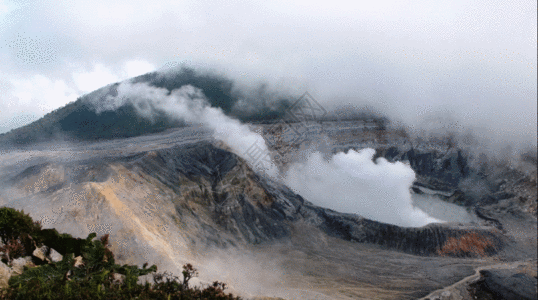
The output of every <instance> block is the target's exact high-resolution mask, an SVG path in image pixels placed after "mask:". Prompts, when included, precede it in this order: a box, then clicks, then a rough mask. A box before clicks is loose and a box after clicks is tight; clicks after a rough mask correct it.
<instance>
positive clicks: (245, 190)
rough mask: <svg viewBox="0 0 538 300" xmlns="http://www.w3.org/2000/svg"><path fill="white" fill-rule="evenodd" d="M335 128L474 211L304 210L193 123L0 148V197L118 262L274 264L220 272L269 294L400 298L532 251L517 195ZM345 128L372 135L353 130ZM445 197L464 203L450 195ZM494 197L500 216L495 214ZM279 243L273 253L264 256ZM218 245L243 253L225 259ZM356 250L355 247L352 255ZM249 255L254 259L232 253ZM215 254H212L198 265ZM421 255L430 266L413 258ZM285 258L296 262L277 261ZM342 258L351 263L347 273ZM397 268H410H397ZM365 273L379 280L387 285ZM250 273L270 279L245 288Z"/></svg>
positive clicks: (175, 267) (447, 157)
mask: <svg viewBox="0 0 538 300" xmlns="http://www.w3.org/2000/svg"><path fill="white" fill-rule="evenodd" d="M261 127H263V126H261ZM332 130H338V128H337V127H336V128H332ZM361 130H362V132H363V134H362V135H361V134H360V132H361ZM340 133H341V134H340V135H337V136H339V138H340V140H336V139H333V144H332V145H333V146H332V147H333V148H332V150H331V151H338V150H339V149H343V148H348V149H349V148H352V147H357V148H358V147H363V146H364V145H365V144H366V143H370V144H371V145H372V144H374V145H377V147H376V148H378V149H379V151H378V154H379V155H383V156H385V157H387V158H389V159H396V160H404V159H405V160H408V161H410V164H411V166H412V167H413V169H414V170H415V172H416V173H417V174H418V175H419V177H418V178H419V180H418V181H417V182H416V185H415V187H414V189H415V190H416V192H428V191H434V192H435V193H437V195H439V196H440V197H444V199H445V200H447V201H452V202H456V203H460V204H463V205H468V206H469V207H475V209H476V212H478V213H477V215H479V217H481V219H480V218H479V219H480V221H479V222H477V223H474V224H473V223H468V224H450V223H449V224H430V225H428V226H425V227H421V228H403V227H398V226H394V225H389V224H383V223H379V222H375V221H371V220H368V219H364V218H362V217H360V216H357V215H353V214H342V213H337V212H334V211H331V210H329V209H325V208H321V207H316V206H315V205H313V204H312V203H309V202H308V201H306V200H304V199H303V198H302V197H300V196H299V195H297V194H295V193H293V192H292V191H291V190H290V189H288V188H287V187H285V186H284V185H282V184H281V183H279V182H277V181H275V180H272V179H270V178H266V177H264V176H262V175H260V174H257V173H255V172H253V171H252V169H251V168H250V167H249V166H248V164H247V163H246V162H245V161H244V160H243V159H241V158H240V157H238V156H237V155H235V154H233V153H231V152H229V151H228V149H226V147H223V146H217V145H216V144H215V143H214V141H212V139H211V138H210V136H209V135H208V133H207V132H205V131H203V130H202V129H195V128H183V129H178V130H175V131H171V132H167V133H162V134H157V135H152V136H141V137H136V138H130V139H122V140H112V141H107V142H94V143H87V144H83V145H71V147H68V148H67V147H66V148H52V149H51V148H50V147H49V146H50V145H49V146H40V147H41V148H34V149H26V150H25V152H20V151H6V152H4V153H3V154H2V165H1V171H2V173H3V177H2V183H3V186H4V189H3V191H2V193H1V194H0V200H1V201H2V202H1V203H2V204H3V205H6V206H10V207H14V208H18V209H24V210H25V212H29V213H30V214H31V215H32V217H33V218H34V219H38V220H41V221H42V223H43V225H45V226H48V227H54V228H57V229H58V230H59V231H63V232H67V233H70V234H72V235H74V236H79V237H85V236H86V235H87V234H88V233H90V232H97V233H98V234H105V233H109V234H110V235H111V243H112V251H113V252H114V253H116V255H117V259H118V260H119V261H121V262H122V263H130V264H139V265H141V264H142V263H144V262H149V263H150V264H153V263H155V264H157V265H158V266H159V268H161V270H162V269H165V270H170V271H174V272H176V273H178V271H179V270H180V267H181V265H182V264H184V263H185V262H193V263H194V264H195V265H200V266H201V269H202V270H204V268H205V269H211V265H221V266H223V268H224V269H226V268H230V269H233V268H234V267H232V266H231V263H235V264H236V265H237V264H241V263H243V264H244V265H245V268H247V269H242V270H238V271H237V272H236V273H238V274H243V273H244V274H243V275H245V274H247V273H249V272H250V273H253V274H260V273H262V274H265V275H266V276H268V277H271V276H272V275H273V276H274V274H275V273H276V274H278V276H277V277H278V278H280V275H282V276H284V275H283V274H287V275H285V277H286V276H287V277H286V278H288V279H289V282H288V283H286V284H283V283H279V281H278V280H276V279H275V280H273V281H271V280H270V279H268V278H265V277H262V278H258V279H252V278H256V276H254V275H252V276H250V277H249V276H248V275H247V276H246V277H247V278H246V277H245V276H243V277H240V278H236V277H233V276H232V277H231V283H232V286H235V288H236V289H237V290H240V291H249V292H250V293H251V294H253V295H255V294H265V295H269V294H271V293H270V291H272V290H273V289H274V288H275V287H278V289H277V290H275V292H274V293H272V294H273V295H277V294H278V293H280V292H281V293H280V294H279V295H285V296H286V297H287V298H296V299H301V297H303V299H305V297H306V299H310V298H312V299H313V298H314V296H313V295H314V294H315V295H316V296H315V297H330V298H341V299H346V297H348V296H349V297H359V298H360V295H370V296H371V295H373V294H375V293H377V294H378V295H384V296H380V297H381V298H385V299H412V298H417V297H421V296H425V295H427V294H428V293H430V292H432V291H433V290H436V289H440V288H443V287H445V286H448V285H451V284H454V283H456V282H458V281H459V280H461V279H462V278H464V277H466V276H470V275H472V274H473V272H474V268H475V267H477V266H480V265H487V264H488V263H490V260H499V259H501V260H510V261H518V260H524V259H534V260H535V259H536V255H535V252H536V235H535V234H534V237H533V236H532V234H523V235H517V234H516V233H517V232H518V228H519V229H520V228H522V227H527V229H526V230H525V232H527V233H529V232H531V231H530V230H531V229H532V226H534V228H535V227H536V219H535V218H534V219H533V217H532V214H531V215H529V214H528V213H526V212H525V206H524V205H523V206H521V205H519V204H518V205H516V204H514V201H513V200H510V199H512V198H514V197H512V198H509V199H508V200H510V202H506V201H505V202H502V201H503V200H499V198H500V197H497V198H496V201H490V202H487V204H486V202H484V201H482V199H483V198H476V197H475V196H474V195H472V194H471V192H470V191H466V190H465V189H464V187H465V185H464V184H463V183H465V180H466V179H469V178H474V177H473V176H477V175H476V174H477V171H475V170H474V169H473V165H472V164H471V163H470V162H469V159H468V158H466V156H465V153H463V152H462V151H458V150H448V151H446V149H445V150H441V151H439V150H437V149H433V150H432V149H417V148H416V147H415V148H412V149H409V145H408V144H406V143H405V142H402V143H400V144H398V143H397V142H394V141H397V138H392V137H390V136H387V134H385V136H384V139H378V140H377V141H375V140H373V139H369V140H366V141H363V140H360V139H356V138H355V139H353V138H350V139H349V140H348V141H345V142H343V140H344V138H342V137H345V134H344V133H342V132H340ZM266 134H267V133H266ZM354 135H359V136H363V137H364V136H368V135H372V136H376V137H379V134H374V133H372V132H371V131H364V130H363V129H361V126H357V129H356V133H354ZM394 135H397V133H394ZM375 143H377V144H375ZM387 146H388V147H387ZM57 147H58V146H57ZM406 147H407V148H406ZM47 148H48V149H47ZM496 174H497V173H496ZM525 176H527V175H525ZM516 178H517V176H516ZM488 180H490V181H491V180H492V179H488ZM517 180H519V179H517ZM529 182H530V186H531V187H532V180H529V181H524V180H523V181H520V180H519V181H516V182H515V183H514V182H513V181H509V182H508V181H507V182H506V183H505V186H507V187H511V188H512V189H514V190H515V189H516V188H515V187H517V186H521V185H522V184H523V186H525V184H528V183H529ZM534 184H535V183H534ZM534 186H535V185H534ZM507 189H508V188H504V190H507ZM525 191H526V192H529V191H528V190H526V189H525ZM443 195H444V196H443ZM488 195H496V194H495V193H493V194H491V193H490V194H488ZM484 196H487V195H484ZM456 197H460V198H458V199H470V200H465V201H459V202H458V201H457V200H454V199H455V198H456ZM518 201H519V200H518ZM516 202H517V201H516ZM503 203H505V204H506V203H508V204H506V205H505V206H507V207H509V208H511V209H512V210H513V212H512V213H509V214H508V215H507V210H506V207H503V206H502V205H503ZM305 228H309V229H305ZM520 232H521V230H520ZM305 239H306V241H305ZM328 241H331V242H328ZM318 242H319V243H321V245H324V246H322V247H320V245H316V244H317V243H318ZM335 245H338V247H340V248H339V249H340V250H338V249H334V247H336V246H335ZM279 249H280V250H279ZM344 249H345V250H344ZM278 251H283V252H282V254H281V255H280V256H279V257H275V255H274V254H275V253H278ZM533 251H534V252H533ZM210 253H219V254H218V255H211V254H210ZM223 253H224V254H223ZM230 253H249V254H244V255H238V256H239V258H238V256H233V257H232V258H229V259H225V257H227V256H226V255H230ZM253 253H255V254H253ZM359 253H363V254H364V255H360V256H359V257H360V260H356V259H359V258H358V257H355V256H357V255H359ZM366 253H367V254H368V255H366ZM533 253H534V254H533ZM207 255H210V257H209V258H208V256H207ZM252 255H254V257H255V258H254V259H252V258H250V259H247V258H245V257H252ZM215 256H217V257H219V256H220V257H222V259H220V260H218V261H217V262H215V261H213V263H208V261H211V259H215ZM354 257H355V258H354ZM451 257H461V258H451ZM463 257H467V258H463ZM320 258H321V261H320ZM423 259H426V260H425V261H427V262H428V264H429V265H422V267H418V265H419V264H418V262H419V261H421V260H423ZM262 262H272V263H273V264H276V265H278V267H275V268H273V270H272V271H269V270H264V269H263V268H262V270H260V269H259V268H257V267H254V266H256V265H259V264H260V263H262ZM321 262H323V263H321ZM286 264H289V265H294V266H295V269H296V270H295V271H293V272H285V271H283V269H282V268H283V267H284V266H286ZM349 264H351V265H353V267H350V268H349V269H346V267H348V265H349ZM450 265H453V266H454V265H458V268H451V267H448V266H450ZM247 266H249V267H247ZM249 268H250V269H249ZM362 268H364V270H363V271H358V270H359V269H362ZM409 268H411V269H413V270H414V271H413V272H415V273H413V275H412V276H411V275H404V274H406V272H407V271H406V270H409ZM275 269H276V270H277V271H274V270H275ZM461 270H464V272H462V271H461ZM354 272H356V273H354ZM442 272H444V275H442V276H441V275H440V273H442ZM203 273H207V272H203ZM391 273H394V274H399V275H397V276H396V275H394V276H393V275H391ZM271 274H272V275H271ZM398 277H400V278H402V279H401V280H402V281H401V282H399V283H398V282H397V278H398ZM219 278H221V276H219ZM368 278H371V279H368ZM374 278H390V280H389V282H390V284H388V283H384V282H382V281H379V280H375V279H374ZM436 278H437V279H436ZM441 278H442V279H441ZM225 279H226V278H224V281H226V280H225ZM247 279H248V280H247ZM324 280H329V281H332V280H336V282H335V286H338V288H339V289H340V290H342V291H343V290H345V291H346V292H341V291H340V292H338V291H337V290H334V289H330V288H329V287H327V286H325V285H324V284H321V283H320V282H322V281H324ZM245 282H248V283H249V284H244V283H245ZM261 282H273V285H272V286H270V287H269V288H266V289H260V290H252V285H256V284H259V285H260V286H261ZM242 283H243V284H242ZM406 287H407V288H406ZM279 291H280V292H279ZM283 291H286V292H283ZM304 293H307V295H308V296H304V295H305V294H304ZM299 295H303V296H299ZM323 295H325V296H323ZM327 295H329V296H327ZM346 295H348V296H346ZM353 295H354V296H353ZM364 297H366V298H368V296H364ZM370 298H371V297H370ZM320 299H322V298H320Z"/></svg>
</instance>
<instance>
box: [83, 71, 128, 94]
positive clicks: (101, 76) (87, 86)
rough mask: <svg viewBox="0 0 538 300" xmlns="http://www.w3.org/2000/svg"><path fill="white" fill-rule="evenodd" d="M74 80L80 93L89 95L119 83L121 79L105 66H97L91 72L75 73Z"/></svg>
mask: <svg viewBox="0 0 538 300" xmlns="http://www.w3.org/2000/svg"><path fill="white" fill-rule="evenodd" d="M73 80H74V82H75V84H76V86H77V88H78V89H79V91H81V92H84V93H88V92H92V91H95V90H96V89H98V88H101V87H103V86H105V85H108V84H111V83H114V82H117V81H119V80H120V78H119V77H118V76H117V75H115V74H114V73H113V72H112V71H111V70H110V69H109V68H107V67H105V66H104V65H102V64H96V65H94V66H93V70H92V71H90V72H76V73H73Z"/></svg>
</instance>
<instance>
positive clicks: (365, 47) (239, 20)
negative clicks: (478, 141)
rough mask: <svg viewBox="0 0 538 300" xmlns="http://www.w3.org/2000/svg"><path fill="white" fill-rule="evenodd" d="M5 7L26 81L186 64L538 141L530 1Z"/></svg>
mask: <svg viewBox="0 0 538 300" xmlns="http://www.w3.org/2000/svg"><path fill="white" fill-rule="evenodd" d="M7 3H8V6H9V7H11V10H10V11H8V12H6V13H4V16H5V17H4V18H3V19H2V20H1V21H0V22H1V26H0V28H1V29H0V36H2V37H3V40H2V43H3V45H2V46H0V60H1V61H2V66H0V71H2V72H3V73H5V74H12V75H13V77H15V78H17V79H21V78H28V77H32V76H34V75H42V76H45V77H48V78H59V79H61V80H63V81H64V82H66V84H68V85H69V86H70V87H71V88H77V87H76V86H75V85H74V83H70V82H71V81H72V80H73V79H72V78H71V77H72V75H73V73H75V72H82V73H84V72H95V71H96V70H94V69H92V67H93V65H90V64H101V65H102V71H103V72H104V74H108V73H107V72H105V70H109V71H110V72H109V73H111V74H114V75H115V76H117V77H118V78H119V79H123V76H124V75H123V73H122V72H123V71H121V70H122V69H123V68H124V67H125V64H126V62H127V61H133V60H137V61H145V62H147V64H151V65H153V66H157V68H158V67H159V66H163V65H165V64H167V63H170V62H173V61H175V62H179V63H184V62H187V63H191V64H193V65H197V66H204V67H212V68H213V67H214V68H215V69H218V70H220V71H222V72H224V73H226V74H229V75H230V76H233V77H234V79H238V80H240V81H242V82H244V84H253V83H258V82H259V81H263V80H266V81H268V82H269V83H271V84H275V86H278V85H279V84H280V85H287V88H288V89H292V90H293V89H295V90H297V91H298V92H297V93H298V94H301V93H302V92H304V91H305V90H308V91H309V92H310V93H311V94H312V95H314V96H315V97H316V99H317V100H318V101H319V102H321V103H322V104H324V105H325V106H327V107H329V106H337V105H342V104H349V103H351V104H352V105H357V106H362V105H369V106H372V107H376V108H377V109H379V110H380V111H383V112H385V113H386V114H388V115H389V116H390V117H391V118H393V119H397V120H401V121H403V122H405V123H407V124H408V125H412V126H415V127H423V125H422V123H423V121H424V120H428V119H432V118H434V116H436V115H439V114H444V115H450V116H451V118H452V119H453V120H454V122H457V123H458V125H459V126H461V127H463V128H466V129H468V128H475V129H480V128H483V129H484V130H480V132H479V133H477V134H479V135H482V136H484V139H493V140H500V141H506V142H514V141H524V142H526V143H536V128H535V127H534V124H536V122H537V119H536V96H537V89H536V81H537V77H536V40H537V36H536V32H537V30H536V24H537V19H536V3H535V2H532V1H523V0H521V1H511V2H505V1H493V2H492V1H472V2H469V1H451V2H450V3H448V2H446V3H445V2H432V1H425V0H420V1H395V0H381V1H375V2H368V3H365V2H354V3H351V2H348V1H347V2H345V1H332V2H326V1H314V2H312V1H294V2H286V1H271V2H263V1H237V2H236V1H234V2H219V3H215V2H214V1H182V2H172V1H158V2H155V3H154V2H152V3H150V2H147V1H146V2H144V1H138V0H136V1H123V0H120V1H116V2H114V3H110V2H106V1H102V0H97V1H93V2H92V3H91V4H90V3H84V2H65V3H64V2H62V3H53V2H52V1H50V0H46V1H25V2H19V1H13V2H7ZM4 37H5V38H4ZM16 41H21V42H20V43H18V44H17V43H16ZM33 41H35V42H33ZM23 42H24V43H23ZM17 45H18V46H17ZM32 45H34V46H35V47H34V46H32ZM23 46H24V47H23ZM27 46H28V47H27ZM30 46H32V47H33V48H32V47H30ZM36 47H37V48H36ZM34 48H35V49H37V50H33V49H34ZM47 53H48V54H47ZM25 54H27V55H25ZM38 54H39V55H38ZM41 54H43V55H41ZM44 54H47V55H44ZM49 54H50V55H49ZM127 69H129V70H131V71H126V73H125V74H126V75H125V76H130V75H131V74H136V73H140V72H142V71H145V70H149V69H151V68H150V67H149V66H147V65H146V66H145V67H143V66H142V65H140V64H139V65H138V67H133V66H127V67H125V70H127ZM133 69H136V70H139V71H137V72H135V71H132V70H133ZM282 83H285V84H282ZM86 84H87V86H86ZM79 85H80V86H82V87H83V89H84V90H88V89H90V88H91V87H92V85H90V84H89V83H79ZM2 97H4V96H2ZM451 124H453V123H451ZM444 125H447V124H439V126H438V127H441V128H442V127H443V126H444ZM447 126H452V125H450V124H449V125H447Z"/></svg>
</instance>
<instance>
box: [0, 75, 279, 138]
mask: <svg viewBox="0 0 538 300" xmlns="http://www.w3.org/2000/svg"><path fill="white" fill-rule="evenodd" d="M125 82H130V83H147V84H148V85H150V86H154V87H158V88H166V89H167V90H168V91H172V90H174V89H178V88H180V87H182V86H184V85H192V86H194V87H196V88H199V89H201V90H202V92H203V93H204V95H205V96H206V97H207V100H208V102H209V104H211V105H212V106H214V107H219V108H221V109H222V110H223V111H224V112H225V113H226V114H228V115H231V116H234V117H236V118H239V119H241V120H243V121H245V120H251V121H252V120H271V119H275V118H278V117H279V116H280V115H282V113H283V112H284V110H285V109H286V107H288V104H289V101H287V100H286V99H272V100H270V99H269V98H273V97H272V96H271V95H269V94H268V93H267V92H266V91H265V89H264V87H263V86H261V87H259V88H258V89H257V90H255V93H254V94H252V93H248V94H247V93H245V92H244V91H240V90H238V89H237V88H236V87H235V85H234V82H233V81H232V80H230V79H228V78H224V77H221V76H219V75H212V74H202V73H200V72H196V71H194V70H192V69H189V68H181V69H177V70H173V71H168V72H167V73H159V72H152V73H148V74H145V75H142V76H138V77H135V78H132V79H129V80H126V81H125ZM120 84H121V83H114V84H110V85H108V86H105V87H103V88H100V89H98V90H96V91H94V92H91V93H89V94H86V95H84V96H82V97H80V98H79V99H77V100H76V101H75V102H72V103H69V104H67V105H66V106H64V107H62V108H59V109H57V110H55V111H53V112H51V113H48V114H47V115H45V116H44V117H43V118H41V119H39V120H37V121H35V122H32V123H31V124H29V125H26V126H23V127H20V128H17V129H13V130H11V131H10V132H7V133H4V134H0V146H23V145H29V144H32V143H36V142H43V141H48V140H51V139H59V140H67V141H77V140H78V141H80V140H97V139H113V138H124V137H132V136H139V135H143V134H148V133H154V132H161V131H164V130H166V129H168V128H173V127H180V126H183V125H184V123H183V122H181V121H178V120H176V119H173V118H170V117H168V116H167V115H166V114H164V113H162V112H155V115H154V116H152V119H151V120H150V119H147V118H144V117H143V116H141V115H140V114H138V113H137V111H136V108H135V107H134V106H133V105H132V104H131V103H129V101H126V102H125V104H124V105H122V106H120V107H119V108H118V109H116V110H113V111H100V108H102V107H103V105H106V103H108V102H111V101H114V97H115V96H117V93H118V91H117V88H118V86H119V85H120ZM239 99H243V101H246V102H248V103H249V105H250V106H252V107H254V109H249V110H244V109H241V108H238V107H236V106H235V104H236V103H237V102H238V101H239ZM273 100H274V101H273Z"/></svg>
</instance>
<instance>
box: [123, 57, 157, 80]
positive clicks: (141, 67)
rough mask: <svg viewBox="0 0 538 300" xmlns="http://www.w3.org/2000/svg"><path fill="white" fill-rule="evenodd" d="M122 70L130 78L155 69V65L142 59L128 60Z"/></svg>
mask: <svg viewBox="0 0 538 300" xmlns="http://www.w3.org/2000/svg"><path fill="white" fill-rule="evenodd" d="M124 70H125V74H126V75H127V78H131V77H136V76H139V75H143V74H146V73H149V72H151V71H155V66H154V65H153V64H151V63H149V62H147V61H143V60H130V61H128V62H126V63H125V66H124Z"/></svg>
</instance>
